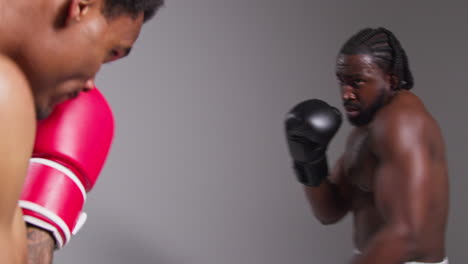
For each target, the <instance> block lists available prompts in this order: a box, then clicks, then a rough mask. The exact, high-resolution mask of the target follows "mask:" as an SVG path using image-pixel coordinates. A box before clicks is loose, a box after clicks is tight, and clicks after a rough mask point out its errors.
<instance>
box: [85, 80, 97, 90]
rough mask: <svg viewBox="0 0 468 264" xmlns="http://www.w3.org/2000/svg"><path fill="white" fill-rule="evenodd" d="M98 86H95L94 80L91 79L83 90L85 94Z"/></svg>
mask: <svg viewBox="0 0 468 264" xmlns="http://www.w3.org/2000/svg"><path fill="white" fill-rule="evenodd" d="M95 87H96V86H95V84H94V78H91V79H89V80H87V81H86V83H85V86H84V88H83V92H89V91H91V90H92V89H94V88H95Z"/></svg>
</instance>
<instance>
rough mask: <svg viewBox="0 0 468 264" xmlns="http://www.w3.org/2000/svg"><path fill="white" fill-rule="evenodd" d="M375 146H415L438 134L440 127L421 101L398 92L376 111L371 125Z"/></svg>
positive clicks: (411, 95)
mask: <svg viewBox="0 0 468 264" xmlns="http://www.w3.org/2000/svg"><path fill="white" fill-rule="evenodd" d="M370 132H371V137H372V139H373V142H374V143H375V144H374V145H375V146H376V147H377V148H380V149H381V148H384V149H385V150H388V148H396V147H415V146H417V145H420V143H423V144H424V143H426V142H427V141H428V140H429V139H431V138H433V137H432V135H434V134H439V127H438V124H437V122H436V121H435V119H434V118H433V117H432V115H431V114H430V113H429V112H428V111H427V109H426V107H425V106H424V104H423V102H422V101H421V100H420V99H419V98H418V97H417V96H416V95H414V94H413V93H410V92H406V91H405V92H401V94H398V95H396V96H395V97H394V98H393V99H392V101H391V102H389V103H388V104H387V105H386V106H385V107H384V108H382V110H381V111H380V112H379V113H378V114H377V115H376V117H375V119H374V121H373V122H372V124H371V128H370Z"/></svg>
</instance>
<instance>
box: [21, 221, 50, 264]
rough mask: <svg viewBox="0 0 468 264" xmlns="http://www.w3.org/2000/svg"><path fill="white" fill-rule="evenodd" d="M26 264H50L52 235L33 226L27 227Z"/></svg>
mask: <svg viewBox="0 0 468 264" xmlns="http://www.w3.org/2000/svg"><path fill="white" fill-rule="evenodd" d="M27 233H28V264H51V263H52V260H53V252H54V249H55V241H54V239H53V238H52V235H51V234H50V233H49V232H48V231H45V230H43V229H41V228H38V227H35V226H33V225H28V226H27Z"/></svg>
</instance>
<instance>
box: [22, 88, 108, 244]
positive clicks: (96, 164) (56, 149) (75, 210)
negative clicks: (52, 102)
mask: <svg viewBox="0 0 468 264" xmlns="http://www.w3.org/2000/svg"><path fill="white" fill-rule="evenodd" d="M113 136H114V119H113V116H112V111H111V109H110V106H109V105H108V103H107V102H106V99H105V98H104V96H103V95H102V94H101V93H100V92H99V91H98V90H97V89H93V90H91V91H89V92H84V93H81V94H80V95H79V96H78V97H77V98H75V99H71V100H68V101H66V102H64V103H62V104H60V105H59V106H57V107H56V109H55V110H54V112H53V113H52V114H51V115H50V116H49V117H48V118H47V119H45V120H42V121H40V122H39V123H38V126H37V134H36V141H35V145H34V150H33V157H32V158H31V159H30V164H29V169H28V174H27V176H26V180H25V183H24V188H23V192H22V194H21V198H20V201H19V205H20V207H21V208H22V209H23V214H24V220H25V222H27V223H29V224H32V225H35V226H38V227H40V228H42V229H45V230H48V231H50V232H51V233H52V235H53V236H54V238H55V242H56V247H57V248H62V247H63V246H64V245H65V244H67V243H68V242H69V241H70V238H71V235H72V234H76V232H77V231H78V230H79V229H80V227H81V226H82V225H83V224H84V222H85V220H86V214H85V213H83V212H82V209H83V206H84V203H85V200H86V193H87V192H89V191H90V190H91V189H92V188H93V186H94V184H95V183H96V180H97V178H98V176H99V173H100V172H101V169H102V167H103V165H104V162H105V160H106V157H107V154H108V152H109V149H110V146H111V143H112V138H113Z"/></svg>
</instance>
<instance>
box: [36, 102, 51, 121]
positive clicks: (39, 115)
mask: <svg viewBox="0 0 468 264" xmlns="http://www.w3.org/2000/svg"><path fill="white" fill-rule="evenodd" d="M51 112H52V111H51V110H50V109H47V108H46V107H40V106H36V120H38V121H40V120H44V119H46V118H47V117H48V116H49V115H50V114H51Z"/></svg>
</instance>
